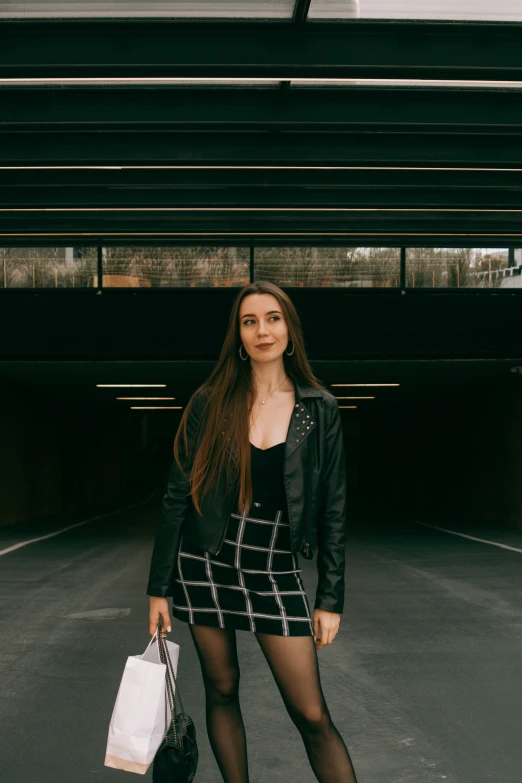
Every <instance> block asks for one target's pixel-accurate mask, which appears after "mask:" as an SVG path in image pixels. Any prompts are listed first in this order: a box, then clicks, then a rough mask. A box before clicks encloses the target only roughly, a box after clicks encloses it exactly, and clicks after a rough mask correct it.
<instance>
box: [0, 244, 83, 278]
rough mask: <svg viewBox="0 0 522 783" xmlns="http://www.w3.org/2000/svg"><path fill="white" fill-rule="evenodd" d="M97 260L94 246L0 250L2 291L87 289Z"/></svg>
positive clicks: (2, 248) (10, 248) (7, 248)
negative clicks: (8, 289)
mask: <svg viewBox="0 0 522 783" xmlns="http://www.w3.org/2000/svg"><path fill="white" fill-rule="evenodd" d="M97 258H98V251H97V249H96V248H95V247H0V288H85V287H88V286H90V285H92V279H93V275H95V274H96V264H97Z"/></svg>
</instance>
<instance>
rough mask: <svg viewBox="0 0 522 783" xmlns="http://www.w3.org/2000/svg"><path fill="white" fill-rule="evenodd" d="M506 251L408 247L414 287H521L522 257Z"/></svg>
mask: <svg viewBox="0 0 522 783" xmlns="http://www.w3.org/2000/svg"><path fill="white" fill-rule="evenodd" d="M520 253H521V251H520V250H515V252H514V259H513V263H514V266H510V257H509V250H507V248H407V249H406V285H407V286H409V287H411V288H521V287H522V278H521V274H520V273H521V270H522V266H520V264H522V257H521V254H520Z"/></svg>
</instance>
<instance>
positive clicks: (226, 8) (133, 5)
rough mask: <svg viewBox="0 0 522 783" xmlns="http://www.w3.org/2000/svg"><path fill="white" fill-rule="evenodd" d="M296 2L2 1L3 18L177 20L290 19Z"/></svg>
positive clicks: (277, 0) (204, 0) (164, 0)
mask: <svg viewBox="0 0 522 783" xmlns="http://www.w3.org/2000/svg"><path fill="white" fill-rule="evenodd" d="M293 9H294V0H226V1H225V0H223V2H217V1H216V0H185V2H182V0H163V2H158V0H139V1H138V0H135V1H134V2H133V0H112V1H109V2H103V1H102V0H69V2H65V1H64V2H57V0H55V2H50V0H32V1H31V2H25V1H24V0H11V2H10V1H9V0H7V2H5V0H4V1H2V0H0V17H4V18H6V17H11V18H22V17H54V18H63V17H75V16H76V17H96V16H98V17H118V16H119V17H136V16H143V17H155V16H159V17H177V18H185V19H197V18H204V19H228V18H236V19H237V18H241V19H248V18H253V19H290V18H291V17H292V13H293Z"/></svg>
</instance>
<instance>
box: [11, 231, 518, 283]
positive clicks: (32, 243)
mask: <svg viewBox="0 0 522 783" xmlns="http://www.w3.org/2000/svg"><path fill="white" fill-rule="evenodd" d="M0 244H1V246H2V247H96V246H100V245H103V246H105V247H118V246H122V245H125V246H127V245H130V246H137V247H144V246H146V247H147V246H170V245H172V246H177V247H194V246H197V247H199V246H201V247H203V246H212V247H228V246H234V247H251V246H252V245H255V246H256V247H475V248H476V247H479V248H482V247H483V248H488V247H490V248H498V247H505V248H509V247H515V248H519V247H521V246H522V232H510V233H506V232H498V233H488V232H485V231H480V230H477V231H460V232H457V231H453V232H451V233H445V232H443V231H440V230H437V231H431V232H428V231H425V232H415V231H394V230H391V231H390V232H388V233H386V232H374V233H365V232H364V231H351V232H348V231H346V232H342V231H339V232H335V233H334V232H324V231H316V232H312V231H310V232H308V233H307V234H303V232H286V233H282V232H275V231H274V232H270V231H262V232H257V233H255V232H251V233H250V234H245V233H244V232H242V233H238V232H228V233H227V232H223V231H221V232H217V231H216V232H214V233H212V232H210V231H207V232H205V233H202V232H200V231H199V232H193V233H191V232H189V231H179V232H176V231H166V232H165V231H162V232H158V233H154V232H152V231H150V232H145V233H142V232H130V231H129V232H116V233H115V232H111V231H110V229H109V228H106V227H104V228H101V227H100V226H99V225H98V226H96V229H95V230H94V231H90V232H86V231H81V232H78V231H76V232H73V231H70V232H67V231H53V230H51V229H50V228H49V227H48V228H47V230H44V231H38V232H35V233H33V232H29V231H26V232H19V233H18V234H14V233H13V232H12V231H9V232H4V231H0ZM78 290H79V289H78ZM126 290H127V291H128V289H126ZM148 290H150V289H148ZM373 291H374V292H375V289H373ZM437 291H438V292H439V293H440V289H437ZM9 292H10V293H13V294H17V293H21V292H18V291H17V289H15V288H13V289H9ZM512 292H513V290H512V289H511V291H510V292H509V293H512ZM515 292H516V291H515ZM2 293H3V289H1V288H0V295H1V294H2ZM6 293H7V292H6ZM470 293H473V294H476V293H477V289H473V291H470ZM506 295H508V292H506Z"/></svg>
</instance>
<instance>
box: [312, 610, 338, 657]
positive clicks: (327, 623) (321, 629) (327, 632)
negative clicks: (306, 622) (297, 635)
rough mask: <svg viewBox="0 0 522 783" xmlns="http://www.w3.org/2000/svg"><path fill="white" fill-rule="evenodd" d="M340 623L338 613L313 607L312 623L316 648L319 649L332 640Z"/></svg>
mask: <svg viewBox="0 0 522 783" xmlns="http://www.w3.org/2000/svg"><path fill="white" fill-rule="evenodd" d="M340 623H341V615H340V614H337V613H336V612H327V611H326V609H314V617H313V624H314V636H315V649H316V650H320V649H321V647H324V645H325V644H331V643H332V642H333V640H334V639H335V636H336V634H337V631H338V630H339V625H340Z"/></svg>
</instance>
